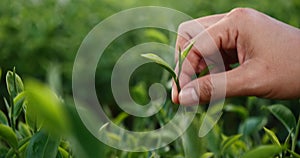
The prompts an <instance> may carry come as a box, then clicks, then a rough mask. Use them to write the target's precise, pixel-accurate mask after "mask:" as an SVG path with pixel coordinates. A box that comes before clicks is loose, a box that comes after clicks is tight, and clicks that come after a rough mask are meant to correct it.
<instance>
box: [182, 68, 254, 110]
mask: <svg viewBox="0 0 300 158" xmlns="http://www.w3.org/2000/svg"><path fill="white" fill-rule="evenodd" d="M248 67H249V66H248V64H243V65H241V66H239V67H238V68H236V69H233V70H230V71H227V72H222V73H217V74H210V75H207V76H204V77H201V78H198V79H195V80H193V81H191V82H190V83H188V84H187V85H185V86H184V87H183V88H182V90H181V92H180V93H179V98H178V99H179V102H180V104H181V105H187V106H189V105H198V104H202V103H208V102H210V101H216V100H219V99H224V98H225V97H233V96H246V95H255V94H256V93H257V91H256V89H257V86H259V84H257V82H255V80H256V77H255V76H256V75H255V74H254V71H251V70H249V69H248ZM252 72H253V73H252ZM254 83H255V84H254Z"/></svg>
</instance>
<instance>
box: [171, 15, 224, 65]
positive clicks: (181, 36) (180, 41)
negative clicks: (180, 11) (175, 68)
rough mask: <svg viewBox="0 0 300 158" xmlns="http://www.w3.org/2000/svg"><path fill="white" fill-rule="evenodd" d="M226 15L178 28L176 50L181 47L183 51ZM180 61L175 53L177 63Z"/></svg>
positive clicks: (213, 16)
mask: <svg viewBox="0 0 300 158" xmlns="http://www.w3.org/2000/svg"><path fill="white" fill-rule="evenodd" d="M225 15H226V14H217V15H211V16H206V17H203V18H198V19H195V20H191V21H187V22H184V23H182V24H180V26H179V27H178V36H177V40H176V50H178V48H179V47H180V48H181V49H182V50H183V49H184V48H185V47H186V46H187V45H188V44H189V43H188V41H190V40H191V39H193V38H194V37H195V36H197V35H198V34H200V33H201V32H202V31H204V30H205V29H206V28H208V27H210V26H211V25H213V24H215V23H216V22H218V21H219V20H221V19H222V18H223V17H224V16H225ZM177 60H178V52H176V53H175V61H176V62H177Z"/></svg>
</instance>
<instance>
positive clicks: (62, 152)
mask: <svg viewBox="0 0 300 158" xmlns="http://www.w3.org/2000/svg"><path fill="white" fill-rule="evenodd" d="M58 151H59V153H60V154H61V156H62V157H63V158H69V156H70V153H69V152H68V151H66V150H65V149H64V148H62V147H58Z"/></svg>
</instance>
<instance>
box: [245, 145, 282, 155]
mask: <svg viewBox="0 0 300 158" xmlns="http://www.w3.org/2000/svg"><path fill="white" fill-rule="evenodd" d="M281 151H282V149H281V147H280V146H278V145H261V146H258V147H257V148H255V149H253V150H250V151H248V152H246V153H245V154H244V155H243V156H242V158H254V157H255V158H266V157H274V156H275V155H277V154H279V153H281Z"/></svg>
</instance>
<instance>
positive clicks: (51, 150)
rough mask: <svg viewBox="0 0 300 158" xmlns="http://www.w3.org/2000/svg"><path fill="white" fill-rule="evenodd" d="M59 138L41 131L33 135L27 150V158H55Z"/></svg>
mask: <svg viewBox="0 0 300 158" xmlns="http://www.w3.org/2000/svg"><path fill="white" fill-rule="evenodd" d="M58 145H59V139H57V138H54V137H51V136H49V135H48V134H46V133H45V132H43V131H39V132H37V133H35V135H33V136H32V138H31V140H30V143H29V145H28V147H27V150H26V158H41V157H47V158H55V157H56V155H57V152H58Z"/></svg>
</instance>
